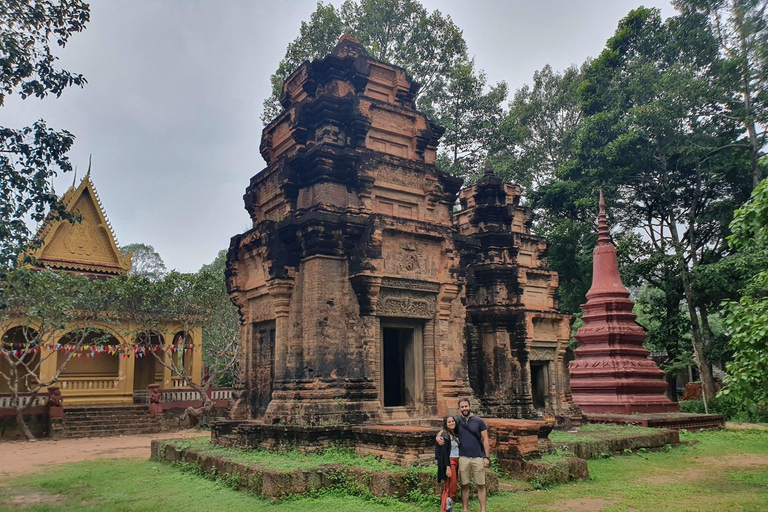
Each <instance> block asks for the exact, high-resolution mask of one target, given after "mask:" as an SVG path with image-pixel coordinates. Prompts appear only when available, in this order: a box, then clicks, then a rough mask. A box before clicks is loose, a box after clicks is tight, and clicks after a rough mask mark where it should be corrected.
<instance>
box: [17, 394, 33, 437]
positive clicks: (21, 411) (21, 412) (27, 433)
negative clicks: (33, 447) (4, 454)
mask: <svg viewBox="0 0 768 512" xmlns="http://www.w3.org/2000/svg"><path fill="white" fill-rule="evenodd" d="M16 424H17V425H18V426H19V428H20V429H21V431H22V433H23V434H24V437H26V438H27V441H34V440H35V436H33V435H32V432H30V430H29V427H27V424H26V423H25V422H24V407H22V406H21V400H20V399H19V397H16Z"/></svg>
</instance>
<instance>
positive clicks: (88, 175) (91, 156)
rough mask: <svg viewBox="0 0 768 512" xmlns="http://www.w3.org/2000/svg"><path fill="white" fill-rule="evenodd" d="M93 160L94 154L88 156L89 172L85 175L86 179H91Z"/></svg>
mask: <svg viewBox="0 0 768 512" xmlns="http://www.w3.org/2000/svg"><path fill="white" fill-rule="evenodd" d="M92 160H93V153H89V154H88V172H87V173H85V176H86V178H90V177H91V161H92Z"/></svg>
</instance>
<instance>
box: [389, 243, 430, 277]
mask: <svg viewBox="0 0 768 512" xmlns="http://www.w3.org/2000/svg"><path fill="white" fill-rule="evenodd" d="M384 270H385V271H386V272H389V273H393V274H418V275H422V276H430V277H436V276H437V265H435V262H434V260H433V259H432V258H430V257H429V256H427V255H425V254H423V253H420V252H419V251H418V250H417V248H416V246H415V245H414V244H406V245H404V246H403V247H402V248H401V250H399V251H391V252H390V253H389V254H387V255H386V256H385V257H384Z"/></svg>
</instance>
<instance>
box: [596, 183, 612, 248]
mask: <svg viewBox="0 0 768 512" xmlns="http://www.w3.org/2000/svg"><path fill="white" fill-rule="evenodd" d="M597 245H613V244H612V242H611V230H610V228H609V227H608V216H607V215H606V214H605V199H603V189H602V188H601V189H600V210H599V211H598V214H597Z"/></svg>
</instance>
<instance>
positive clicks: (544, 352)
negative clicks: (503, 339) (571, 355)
mask: <svg viewBox="0 0 768 512" xmlns="http://www.w3.org/2000/svg"><path fill="white" fill-rule="evenodd" d="M528 360H529V361H554V360H555V350H554V349H548V348H534V349H531V352H530V354H529V355H528Z"/></svg>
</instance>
